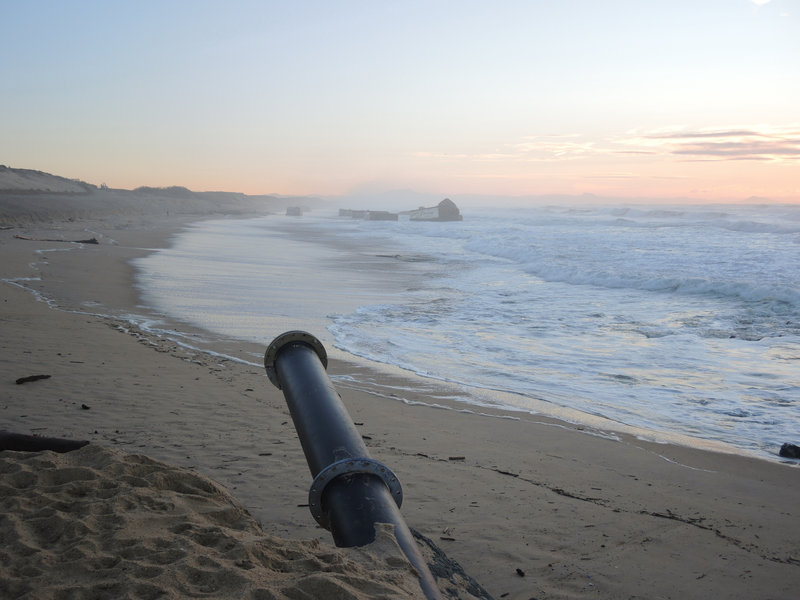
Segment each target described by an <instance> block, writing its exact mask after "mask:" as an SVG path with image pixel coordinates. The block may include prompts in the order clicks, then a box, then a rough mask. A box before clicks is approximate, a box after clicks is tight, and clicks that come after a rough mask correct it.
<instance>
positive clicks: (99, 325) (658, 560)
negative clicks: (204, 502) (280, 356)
mask: <svg viewBox="0 0 800 600" xmlns="http://www.w3.org/2000/svg"><path fill="white" fill-rule="evenodd" d="M195 216H196V217H197V219H194V217H192V218H189V217H187V216H186V215H184V216H181V217H178V218H175V220H174V221H172V222H171V223H170V224H166V223H163V222H162V223H160V224H159V227H158V228H157V229H153V228H152V223H150V224H148V223H142V224H141V225H140V226H129V227H128V228H127V229H120V228H118V227H119V222H117V223H114V222H113V221H114V220H113V219H111V220H110V221H106V222H94V223H93V222H88V221H87V222H80V221H73V222H68V223H64V222H53V223H50V224H47V225H45V224H44V223H38V224H36V225H34V226H31V225H26V226H24V227H20V226H17V227H16V229H13V230H3V231H0V235H2V237H0V241H1V242H2V249H3V253H4V256H7V257H9V259H10V260H9V259H7V261H6V264H5V266H4V267H3V274H2V277H3V279H4V280H5V279H13V278H14V277H24V276H28V277H29V276H31V266H30V264H31V262H32V260H31V259H33V260H38V259H41V264H40V265H39V266H38V269H39V275H40V277H41V280H40V281H32V282H29V283H30V287H31V288H32V289H33V290H34V291H37V293H42V294H44V295H45V296H47V293H52V291H55V292H56V294H57V296H59V298H58V299H57V301H58V302H63V303H71V304H72V305H73V307H79V306H84V303H86V302H87V301H88V302H90V303H92V304H91V305H90V306H89V309H87V310H86V311H85V313H65V312H60V311H56V310H52V309H51V308H49V307H48V306H46V305H44V303H41V302H35V301H33V299H32V295H31V292H29V291H26V290H22V289H19V288H17V287H15V286H11V285H9V284H8V283H7V282H5V281H4V282H3V283H4V285H3V286H2V288H3V300H4V302H3V303H2V306H3V327H4V330H5V332H4V333H5V334H6V335H4V338H5V341H4V342H3V345H4V355H5V356H9V357H10V358H9V359H7V360H6V361H5V363H4V371H6V375H5V376H4V379H3V383H2V385H3V386H4V392H5V395H6V397H7V398H8V400H7V401H6V403H5V407H4V408H3V411H2V412H3V417H4V420H5V422H6V426H5V427H6V428H8V429H10V430H14V431H17V432H19V433H40V434H42V435H53V436H58V437H79V438H81V437H82V436H88V438H93V439H92V441H95V442H100V443H102V444H105V445H111V446H117V447H120V448H124V449H126V450H128V451H137V452H143V453H145V454H148V455H150V456H153V457H154V458H157V459H159V460H166V461H168V462H170V463H173V464H177V465H179V466H184V467H188V468H194V469H196V470H197V471H198V472H201V473H203V474H204V475H207V476H210V477H212V478H213V479H215V480H216V481H218V482H220V483H221V484H223V485H224V486H226V487H227V488H228V489H229V490H231V491H232V492H233V493H234V494H235V495H236V496H237V497H238V498H239V499H240V500H241V501H242V502H243V503H244V505H245V506H246V508H247V509H248V510H249V511H250V512H251V514H253V516H254V517H255V518H256V519H258V520H259V521H260V522H261V523H262V525H263V529H264V531H265V532H267V533H269V534H274V535H281V536H288V537H292V538H298V539H322V540H323V542H324V543H329V540H328V535H327V532H325V531H323V530H321V529H319V528H318V527H317V526H316V524H315V523H314V522H313V519H311V517H310V515H309V514H308V512H307V509H306V508H304V507H299V506H297V505H298V504H302V503H303V502H305V496H306V495H307V490H308V486H309V485H310V476H309V474H308V470H307V467H306V465H305V459H304V458H303V456H302V452H301V451H300V448H299V443H298V442H297V440H296V436H295V435H294V430H293V427H292V425H291V420H290V419H289V417H288V410H287V409H286V407H285V403H284V402H283V398H282V396H281V394H280V392H279V391H277V390H275V389H274V388H272V386H271V384H269V382H268V381H267V380H266V377H265V375H264V372H263V368H261V369H258V368H256V367H252V366H250V365H246V364H238V363H233V362H231V361H223V360H220V359H219V358H215V357H213V356H210V355H202V354H201V353H196V352H193V351H191V350H189V349H187V348H182V347H181V346H179V345H178V344H176V343H175V342H172V341H170V340H167V339H158V338H153V337H152V336H148V334H146V333H144V332H142V331H137V330H136V328H135V327H131V328H130V329H129V330H125V327H124V326H121V325H120V323H113V322H109V319H108V318H107V317H101V316H97V315H95V314H92V310H91V309H92V308H97V307H98V306H103V307H105V306H107V305H110V306H109V308H115V309H121V310H120V314H122V313H123V312H124V309H126V308H127V309H135V308H136V307H137V303H138V299H137V292H136V290H135V289H134V287H133V285H132V267H131V266H130V265H129V264H128V261H130V260H131V258H132V257H133V256H134V255H136V253H138V252H146V251H147V249H148V248H153V247H156V246H157V245H158V244H159V243H162V244H163V243H167V241H168V239H169V236H170V232H172V233H174V232H176V231H178V230H179V229H180V228H181V227H182V226H185V225H187V224H188V223H189V222H191V221H192V220H200V219H203V218H205V217H204V216H203V215H202V214H200V215H195ZM118 221H119V220H118ZM87 227H88V228H90V229H92V230H93V231H96V232H98V233H100V234H102V235H103V238H101V239H100V241H101V243H100V244H99V245H98V246H97V247H92V248H89V247H88V246H86V247H82V248H73V250H71V251H70V252H61V251H60V249H56V250H49V249H51V248H53V244H52V243H44V242H34V241H23V240H15V239H13V237H12V236H13V234H14V233H22V232H23V231H24V232H26V233H28V234H32V235H31V237H34V236H35V235H36V234H37V231H36V230H37V229H38V230H41V231H46V232H48V233H49V234H52V233H53V232H54V231H55V232H57V233H61V234H63V235H64V236H65V237H66V236H67V234H70V233H73V232H74V233H77V232H80V231H85V230H86V228H87ZM115 227H116V228H115ZM37 237H38V236H37ZM41 237H44V236H41ZM48 237H50V236H48ZM107 238H111V239H113V240H115V241H116V245H113V244H108V245H107V244H105V243H104V239H107ZM75 239H78V238H75ZM42 251H44V252H43V253H42ZM37 252H39V254H37ZM48 255H49V256H48ZM43 257H46V258H43ZM98 273H102V274H103V276H102V278H98V277H97V274H98ZM97 312H100V311H97ZM118 316H119V315H118ZM195 333H197V335H198V336H201V335H202V334H203V332H199V331H197V332H195ZM76 340H79V342H76ZM269 341H270V340H265V344H267V343H269ZM222 344H223V345H225V344H230V345H231V347H235V348H238V351H245V352H250V353H255V352H256V345H255V344H248V343H246V342H238V341H235V340H223V342H222ZM59 356H60V358H57V357H59ZM42 369H45V370H52V371H53V378H52V379H51V380H47V381H43V382H37V383H35V384H31V385H30V387H28V386H19V387H18V388H15V387H12V385H10V384H9V382H11V384H13V379H14V378H16V377H19V376H22V375H28V374H32V371H34V370H36V371H40V370H42ZM28 371H31V372H30V373H29V372H28ZM328 371H329V374H330V375H331V377H332V379H333V380H334V382H335V384H336V386H337V388H341V392H342V396H343V399H344V401H345V404H346V405H347V407H348V409H349V411H350V413H351V416H352V417H353V419H354V421H356V422H357V423H363V425H359V429H360V430H361V431H362V434H363V436H364V437H365V441H366V443H367V446H368V448H369V449H370V452H371V453H372V455H373V457H374V458H376V459H378V460H381V461H383V462H385V463H386V464H387V465H389V466H390V467H391V468H392V469H393V470H394V471H395V472H396V473H397V474H398V476H399V478H400V480H401V481H402V483H403V485H404V490H405V498H406V499H405V503H404V507H403V513H404V515H405V517H406V520H407V522H408V523H409V525H410V526H411V527H413V528H415V529H417V530H419V531H420V532H421V533H422V534H424V535H426V536H427V537H430V538H431V539H433V540H434V541H435V542H436V543H437V544H440V545H441V546H442V548H443V549H444V550H445V551H446V552H447V553H448V555H449V556H450V557H451V558H453V559H455V560H457V561H458V562H459V563H460V564H461V565H462V567H464V569H465V570H466V571H467V572H468V573H469V574H470V575H472V576H473V577H474V578H475V579H476V580H477V581H478V582H479V583H480V584H482V585H483V586H484V587H486V589H487V590H488V591H489V592H490V593H492V594H493V595H494V596H495V597H501V596H503V595H504V594H508V595H507V596H505V597H509V598H530V597H533V596H536V597H572V596H575V595H580V594H583V593H587V592H591V593H593V594H594V595H595V596H598V597H605V598H617V597H628V596H634V597H635V596H642V597H654V596H658V595H660V596H662V597H670V596H672V597H677V596H681V597H686V598H695V597H696V598H701V597H707V596H709V595H720V596H726V597H731V598H738V597H741V598H745V597H756V596H759V595H764V594H765V593H766V594H767V595H770V596H771V597H787V598H788V597H791V596H792V595H793V591H794V590H793V583H794V581H796V578H797V576H798V574H799V573H800V571H798V570H797V569H800V548H798V543H797V542H796V541H795V540H794V539H792V535H791V531H793V529H794V525H793V523H794V520H795V517H793V515H792V510H793V506H794V504H795V503H796V502H795V500H796V498H797V494H798V492H799V491H800V476H798V471H797V470H796V469H793V468H790V467H789V466H787V465H783V464H780V463H778V462H777V461H776V464H771V463H769V462H768V461H766V460H764V459H761V458H750V457H744V456H740V455H726V454H719V453H712V452H706V451H703V450H697V449H692V448H685V447H681V446H673V445H669V444H656V443H652V442H647V441H644V440H637V439H635V438H632V437H629V436H625V435H622V436H620V439H619V441H614V440H610V439H605V438H603V437H599V436H590V435H587V434H586V433H585V432H584V431H581V430H580V426H569V425H564V424H559V423H557V422H556V421H555V420H553V422H552V423H550V422H549V420H548V419H544V418H540V417H538V416H531V418H530V419H528V418H517V417H519V416H520V415H518V414H517V415H511V417H512V418H496V419H488V418H486V417H482V416H480V415H477V414H475V413H470V412H465V411H462V410H457V409H456V410H447V411H444V410H441V409H437V408H435V407H430V406H419V405H412V404H409V403H406V402H404V401H402V400H401V399H399V398H395V400H396V401H395V402H387V401H386V399H385V398H379V399H378V400H377V401H376V397H375V391H374V389H364V388H363V387H361V386H362V384H363V385H367V387H369V382H370V381H371V380H379V384H380V389H386V388H387V387H391V386H392V385H394V383H396V382H394V381H393V379H392V376H391V375H389V374H386V373H382V372H380V371H374V370H370V369H368V368H367V367H365V366H362V365H359V364H356V363H353V364H350V363H347V362H344V361H338V360H335V361H332V362H331V365H330V366H329V369H328ZM12 375H13V376H14V377H13V378H12ZM398 379H402V378H398ZM351 381H355V382H362V383H358V385H357V386H356V385H351V384H350V382H351ZM402 384H403V385H405V386H407V387H408V388H409V389H408V390H406V389H405V388H404V389H403V395H406V394H408V396H409V398H405V400H407V401H409V402H414V400H415V399H417V400H422V399H424V398H425V397H426V390H425V389H421V388H419V387H418V382H417V381H416V380H413V379H411V378H408V379H404V380H403V381H402ZM397 387H401V386H397ZM270 388H272V389H270ZM87 394H91V397H90V398H88V397H87ZM56 396H60V398H59V399H57V400H55V401H54V398H55V397H56ZM443 401H444V398H443ZM81 404H86V405H87V406H89V407H90V408H89V409H88V410H81V409H80V405H81ZM492 412H494V411H492ZM498 412H499V413H502V412H503V411H498ZM173 413H174V414H173ZM23 415H24V416H23ZM500 416H505V417H508V416H509V415H500ZM540 421H542V422H540ZM545 423H546V424H545ZM26 427H27V430H26V429H25V428H26ZM367 438H368V439H367ZM516 569H520V570H521V571H523V572H524V573H525V574H526V576H525V577H522V576H520V575H519V574H518V573H517V571H516ZM742 573H749V575H748V576H747V577H746V578H743V577H742V575H741V574H742Z"/></svg>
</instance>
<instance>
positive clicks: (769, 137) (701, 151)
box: [414, 125, 800, 163]
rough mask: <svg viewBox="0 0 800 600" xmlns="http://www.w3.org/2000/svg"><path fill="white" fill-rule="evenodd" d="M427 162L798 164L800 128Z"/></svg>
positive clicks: (574, 140)
mask: <svg viewBox="0 0 800 600" xmlns="http://www.w3.org/2000/svg"><path fill="white" fill-rule="evenodd" d="M414 156H416V157H417V158H422V159H429V160H439V161H455V162H465V161H466V162H472V163H512V162H516V163H550V162H564V161H580V160H591V159H595V158H598V157H613V156H617V157H621V156H625V157H627V158H628V159H631V160H640V159H641V160H650V161H652V160H654V159H657V160H669V159H670V158H671V159H672V160H680V161H726V160H750V161H783V162H786V161H798V160H800V125H798V126H793V127H787V128H768V127H764V126H762V127H731V128H727V129H697V130H684V129H677V128H674V127H673V128H669V129H661V130H651V131H644V132H641V131H632V132H627V133H625V134H624V135H619V136H610V137H603V138H592V139H589V138H588V137H587V136H585V135H581V134H574V133H573V134H565V135H537V136H526V137H523V138H522V139H521V140H518V141H509V142H508V143H506V144H503V145H502V146H500V147H495V148H492V149H486V150H485V151H478V152H472V153H464V152H449V153H444V152H430V151H420V152H415V153H414Z"/></svg>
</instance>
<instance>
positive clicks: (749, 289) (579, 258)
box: [135, 205, 800, 457]
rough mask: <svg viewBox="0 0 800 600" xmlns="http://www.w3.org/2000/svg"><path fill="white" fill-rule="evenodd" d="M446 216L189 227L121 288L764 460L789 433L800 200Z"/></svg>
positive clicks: (480, 393) (185, 309)
mask: <svg viewBox="0 0 800 600" xmlns="http://www.w3.org/2000/svg"><path fill="white" fill-rule="evenodd" d="M462 213H463V214H464V220H463V221H461V222H447V223H420V222H411V221H408V220H402V219H401V220H400V221H397V222H380V221H374V222H373V221H360V220H353V219H349V218H341V217H338V216H336V215H335V214H334V213H333V212H332V211H331V212H330V213H329V214H328V213H325V212H319V213H316V212H315V213H308V214H306V216H303V217H287V216H283V215H270V216H267V217H261V218H254V219H246V220H233V219H220V220H214V221H206V222H201V223H198V224H195V225H193V226H191V227H190V228H188V229H187V230H186V231H184V232H183V233H181V234H180V235H178V236H177V237H176V238H175V239H174V243H173V244H172V246H171V247H170V248H167V249H163V250H159V251H156V252H154V253H153V254H150V255H149V256H147V257H145V258H142V259H138V260H137V261H136V262H135V268H136V271H137V285H138V286H139V288H140V291H141V293H142V297H143V301H144V302H145V303H146V304H147V305H148V306H149V307H150V308H152V309H154V310H156V311H158V312H160V313H163V314H165V315H168V316H170V317H172V318H174V319H177V320H180V321H182V322H185V323H190V324H192V325H195V326H198V327H200V328H202V329H205V330H208V331H211V332H214V333H217V334H220V335H223V336H227V337H229V338H234V339H242V340H247V341H251V342H253V341H254V342H258V343H262V344H263V345H264V346H265V347H266V345H267V344H268V343H269V342H270V341H271V340H272V339H273V338H274V337H275V336H276V335H278V334H280V333H283V332H284V331H286V330H289V329H302V330H306V331H309V332H311V333H313V334H314V335H316V336H317V337H318V338H320V339H321V340H322V341H323V343H324V344H325V345H326V348H328V350H329V354H331V355H333V356H338V357H340V358H345V359H349V360H356V361H362V362H364V361H366V362H369V363H370V364H376V365H379V366H381V365H386V366H391V367H392V368H394V369H401V370H403V371H405V372H407V373H410V374H414V376H415V377H416V376H421V377H424V378H429V379H433V380H437V381H440V382H449V384H452V385H454V386H458V387H459V388H460V389H462V390H465V391H466V392H465V393H463V394H460V395H458V399H459V400H460V401H462V402H465V403H467V404H469V403H473V404H476V405H487V404H489V405H498V406H502V407H504V408H508V409H511V410H514V411H522V412H523V413H524V412H529V413H532V414H548V415H552V416H557V417H559V418H565V419H567V420H570V421H574V422H578V423H581V422H585V423H587V424H593V423H596V422H600V423H605V424H606V425H608V426H610V427H611V429H613V426H614V425H615V424H616V425H619V426H620V427H622V428H632V429H634V430H636V431H639V432H641V434H642V435H645V436H647V437H650V438H651V439H656V440H664V441H675V440H678V441H680V442H681V443H688V444H690V445H698V446H704V445H705V444H709V443H710V444H712V445H716V444H722V445H724V447H726V448H728V449H730V450H731V451H734V452H741V453H745V454H750V455H757V456H762V457H766V456H771V457H774V456H775V453H776V452H777V450H778V448H779V447H780V445H781V444H782V443H783V442H792V443H800V206H790V205H769V206H767V205H760V206H756V205H703V206H677V207H658V208H655V207H650V206H644V205H631V206H614V207H594V206H583V207H562V206H539V207H524V208H522V207H517V208H504V209H499V208H494V209H492V208H483V209H481V208H466V209H465V208H463V207H462ZM240 358H242V359H244V360H248V361H252V362H253V363H254V364H260V359H259V358H258V357H252V356H251V357H240Z"/></svg>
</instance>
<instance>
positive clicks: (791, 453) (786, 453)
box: [779, 442, 800, 458]
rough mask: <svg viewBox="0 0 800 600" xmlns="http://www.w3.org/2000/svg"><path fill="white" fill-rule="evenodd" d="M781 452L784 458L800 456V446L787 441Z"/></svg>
mask: <svg viewBox="0 0 800 600" xmlns="http://www.w3.org/2000/svg"><path fill="white" fill-rule="evenodd" d="M779 454H780V455H781V456H783V457H784V458H800V446H796V445H794V444H790V443H788V442H787V443H785V444H784V445H783V446H781V451H780V452H779Z"/></svg>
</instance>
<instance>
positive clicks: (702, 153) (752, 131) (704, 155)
mask: <svg viewBox="0 0 800 600" xmlns="http://www.w3.org/2000/svg"><path fill="white" fill-rule="evenodd" d="M644 137H645V140H646V142H648V145H649V146H650V147H653V146H654V145H655V146H656V147H661V149H662V151H664V152H666V153H668V154H672V155H675V156H680V157H688V158H695V159H698V160H765V161H775V160H800V129H799V128H788V129H786V130H775V129H766V128H764V129H758V128H736V129H723V130H703V131H682V132H673V133H661V134H659V133H656V134H650V135H646V136H644Z"/></svg>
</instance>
